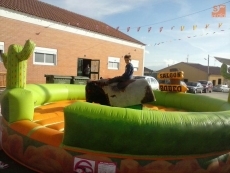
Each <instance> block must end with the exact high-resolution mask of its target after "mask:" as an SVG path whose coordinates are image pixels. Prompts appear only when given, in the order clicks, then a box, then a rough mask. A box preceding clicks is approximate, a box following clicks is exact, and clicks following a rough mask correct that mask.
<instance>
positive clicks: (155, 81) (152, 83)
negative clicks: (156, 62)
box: [133, 76, 159, 90]
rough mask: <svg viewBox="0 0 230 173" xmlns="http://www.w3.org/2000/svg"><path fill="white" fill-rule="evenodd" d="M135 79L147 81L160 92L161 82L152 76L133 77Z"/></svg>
mask: <svg viewBox="0 0 230 173" xmlns="http://www.w3.org/2000/svg"><path fill="white" fill-rule="evenodd" d="M133 78H134V79H143V78H144V79H146V80H147V81H148V83H149V85H150V86H151V88H152V89H153V90H159V82H158V81H157V80H156V79H155V78H154V77H152V76H133Z"/></svg>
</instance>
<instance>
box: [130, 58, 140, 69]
mask: <svg viewBox="0 0 230 173" xmlns="http://www.w3.org/2000/svg"><path fill="white" fill-rule="evenodd" d="M131 63H132V64H133V68H134V71H137V70H138V67H139V61H138V60H131Z"/></svg>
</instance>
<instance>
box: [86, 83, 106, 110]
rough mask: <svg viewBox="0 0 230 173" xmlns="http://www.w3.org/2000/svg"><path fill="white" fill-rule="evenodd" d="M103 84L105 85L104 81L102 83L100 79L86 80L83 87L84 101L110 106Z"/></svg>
mask: <svg viewBox="0 0 230 173" xmlns="http://www.w3.org/2000/svg"><path fill="white" fill-rule="evenodd" d="M103 86H105V83H104V82H103V83H102V81H101V80H99V81H88V82H87V84H86V87H85V93H86V101H87V102H90V103H92V102H94V103H99V104H101V105H108V106H110V104H109V101H108V96H107V95H106V94H105V92H104V90H103Z"/></svg>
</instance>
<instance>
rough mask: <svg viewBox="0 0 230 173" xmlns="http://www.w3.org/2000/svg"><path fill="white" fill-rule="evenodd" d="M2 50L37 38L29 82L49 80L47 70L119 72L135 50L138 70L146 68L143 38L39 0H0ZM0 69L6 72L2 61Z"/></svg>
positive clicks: (76, 73)
mask: <svg viewBox="0 0 230 173" xmlns="http://www.w3.org/2000/svg"><path fill="white" fill-rule="evenodd" d="M0 28H1V32H0V52H1V53H4V52H7V50H8V47H9V46H10V45H11V44H19V45H22V46H23V45H24V43H25V40H27V39H31V40H33V41H34V42H35V43H36V48H35V51H34V54H33V55H32V56H31V57H30V58H29V59H28V69H27V83H45V80H46V78H45V77H44V75H45V74H53V75H67V76H82V75H84V74H83V69H84V68H85V67H86V65H87V64H89V65H90V67H91V75H90V77H91V79H98V78H99V77H103V78H108V77H113V76H117V75H121V74H122V73H123V72H124V70H125V62H124V60H123V56H124V55H125V54H131V56H132V59H133V60H132V63H133V65H134V68H135V72H134V74H135V75H142V74H143V71H144V62H143V61H144V52H145V44H143V43H142V42H140V41H138V40H136V39H134V38H132V37H130V36H128V35H126V34H124V33H123V32H120V31H119V30H116V29H115V28H112V27H111V26H109V25H107V24H105V23H103V22H101V21H97V20H94V19H91V18H88V17H85V16H82V15H79V14H76V13H73V12H70V11H67V10H65V9H61V8H58V7H55V6H53V5H49V4H47V3H44V2H40V1H37V0H0ZM0 72H6V69H5V68H4V66H3V63H0Z"/></svg>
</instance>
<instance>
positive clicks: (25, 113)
mask: <svg viewBox="0 0 230 173" xmlns="http://www.w3.org/2000/svg"><path fill="white" fill-rule="evenodd" d="M34 48H35V43H34V42H32V41H31V40H27V41H26V43H25V45H24V46H23V47H22V46H20V45H16V44H12V45H10V46H9V49H8V52H7V53H4V54H2V59H3V63H4V66H5V68H6V69H7V74H6V89H5V90H4V92H3V93H2V95H1V113H2V115H3V117H4V119H5V120H7V121H8V122H9V123H12V122H15V121H18V120H25V119H29V120H32V119H33V113H34V103H33V95H32V93H31V92H30V91H28V90H26V89H25V87H26V73H27V59H28V58H29V57H30V56H31V54H32V53H33V51H34Z"/></svg>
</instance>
